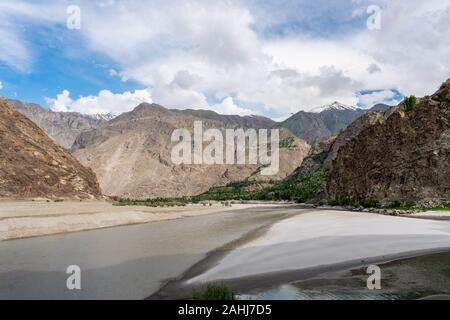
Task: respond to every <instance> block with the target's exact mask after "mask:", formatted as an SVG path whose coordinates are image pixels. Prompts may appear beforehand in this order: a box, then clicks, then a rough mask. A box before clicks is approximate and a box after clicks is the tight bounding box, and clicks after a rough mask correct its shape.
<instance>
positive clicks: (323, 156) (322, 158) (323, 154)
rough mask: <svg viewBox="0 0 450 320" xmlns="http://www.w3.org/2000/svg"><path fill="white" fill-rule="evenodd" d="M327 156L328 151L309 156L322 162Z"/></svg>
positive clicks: (315, 160) (317, 161)
mask: <svg viewBox="0 0 450 320" xmlns="http://www.w3.org/2000/svg"><path fill="white" fill-rule="evenodd" d="M327 157H328V152H326V151H322V152H321V153H319V154H315V155H313V156H311V159H312V160H313V161H314V162H316V163H319V164H322V163H323V162H324V161H325V160H326V159H327Z"/></svg>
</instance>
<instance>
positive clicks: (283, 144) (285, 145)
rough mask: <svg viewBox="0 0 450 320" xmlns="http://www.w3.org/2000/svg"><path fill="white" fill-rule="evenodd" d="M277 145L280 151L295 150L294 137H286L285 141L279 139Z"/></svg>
mask: <svg viewBox="0 0 450 320" xmlns="http://www.w3.org/2000/svg"><path fill="white" fill-rule="evenodd" d="M279 145H280V149H295V148H297V145H296V144H295V139H294V137H288V138H286V139H281V140H280V144H279Z"/></svg>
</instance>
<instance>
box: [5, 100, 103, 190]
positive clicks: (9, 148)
mask: <svg viewBox="0 0 450 320" xmlns="http://www.w3.org/2000/svg"><path fill="white" fill-rule="evenodd" d="M100 195H101V192H100V188H99V185H98V182H97V179H96V177H95V174H94V173H93V172H92V171H91V170H90V169H88V168H85V167H83V166H82V165H81V164H80V163H79V162H78V161H77V160H76V159H75V158H74V157H73V156H72V155H70V154H69V153H68V152H67V151H66V150H65V149H64V148H63V147H61V146H59V145H58V144H57V143H55V142H54V141H53V140H52V139H51V138H50V137H48V136H47V135H46V134H45V133H44V131H43V130H42V129H40V128H39V127H38V126H37V125H36V124H34V123H33V122H32V121H31V120H29V119H28V118H27V117H25V116H24V115H22V114H21V113H19V112H18V111H16V110H14V109H13V108H11V107H10V106H9V105H8V104H7V103H6V101H4V100H2V99H0V197H1V198H36V197H45V198H95V197H99V196H100Z"/></svg>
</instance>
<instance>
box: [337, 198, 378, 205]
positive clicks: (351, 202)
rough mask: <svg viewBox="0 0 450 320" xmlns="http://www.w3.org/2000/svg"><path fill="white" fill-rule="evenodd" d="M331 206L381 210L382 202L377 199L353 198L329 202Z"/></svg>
mask: <svg viewBox="0 0 450 320" xmlns="http://www.w3.org/2000/svg"><path fill="white" fill-rule="evenodd" d="M328 204H329V205H331V206H344V207H345V206H351V207H355V208H357V207H364V208H380V202H379V201H378V200H375V199H370V198H369V199H353V198H346V197H343V198H337V199H334V200H331V201H329V202H328Z"/></svg>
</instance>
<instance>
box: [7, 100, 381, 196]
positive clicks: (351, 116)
mask: <svg viewBox="0 0 450 320" xmlns="http://www.w3.org/2000/svg"><path fill="white" fill-rule="evenodd" d="M8 103H9V104H10V105H11V106H13V107H14V108H15V109H16V110H18V111H19V112H21V113H22V114H24V115H26V116H27V117H28V118H30V119H31V120H32V121H33V122H35V123H36V124H37V125H38V126H39V127H40V128H41V129H43V130H44V131H45V132H46V133H47V134H48V135H49V136H50V137H52V138H53V139H54V140H55V141H56V142H57V143H59V144H60V145H61V146H63V147H64V148H66V149H68V150H70V152H71V153H72V154H73V155H74V156H75V158H77V159H78V160H79V161H80V162H81V163H82V164H83V165H84V166H86V167H89V168H92V170H93V171H94V172H95V174H96V176H97V178H98V181H99V184H100V186H101V190H102V192H103V193H104V194H105V195H108V196H118V197H129V198H136V199H138V198H139V199H143V198H148V197H179V196H190V195H196V194H200V193H203V192H205V191H208V190H209V189H210V188H212V187H215V186H222V185H226V184H228V183H231V182H234V181H242V180H246V179H252V180H255V181H256V180H258V181H259V180H261V181H264V180H267V179H275V180H282V179H284V178H286V177H288V176H289V175H290V174H291V173H292V172H293V171H294V170H295V169H296V168H298V167H299V166H300V165H301V164H302V162H303V159H304V158H305V157H306V156H307V155H308V154H309V152H310V149H311V146H310V145H314V144H316V143H317V142H319V141H322V140H326V139H329V138H331V137H334V136H335V135H337V134H338V133H339V132H341V131H342V130H343V129H344V128H346V127H347V126H348V125H349V124H350V123H352V122H353V121H354V120H355V119H358V118H359V117H361V115H364V114H365V113H366V112H367V111H366V110H362V109H358V108H354V107H350V106H346V105H343V104H340V103H338V102H334V103H332V104H330V105H327V106H323V107H320V108H317V109H315V110H313V112H303V111H301V112H299V113H297V114H295V115H293V116H292V117H290V118H289V119H287V120H286V121H284V122H281V123H277V122H275V121H273V120H271V119H269V118H266V117H261V116H255V115H254V116H237V115H221V114H218V113H216V112H213V111H207V110H191V109H188V110H174V109H167V108H165V107H163V106H160V105H157V104H147V103H143V104H141V105H139V106H137V107H136V108H135V109H134V110H132V111H131V112H126V113H123V114H121V115H119V116H117V117H115V116H114V115H111V114H109V115H84V114H80V113H76V112H66V113H63V112H54V111H51V110H48V109H45V108H42V107H40V106H39V105H36V104H26V103H22V102H21V101H18V100H8ZM374 108H376V109H379V110H386V109H387V108H388V106H386V105H378V106H376V107H374ZM199 120H201V121H202V122H203V123H204V127H205V128H204V129H205V130H206V129H208V128H218V129H219V130H221V131H222V132H224V131H225V130H226V129H230V128H231V129H234V128H254V129H261V128H267V129H270V128H280V129H281V130H280V132H281V133H280V134H281V139H282V141H284V142H286V141H288V147H285V148H282V149H281V150H280V172H279V173H278V175H276V176H274V177H264V176H261V175H260V170H261V166H258V165H214V166H198V165H182V166H176V165H174V164H173V163H172V161H171V149H172V147H173V143H172V142H171V141H170V137H171V133H172V132H173V130H175V129H178V128H192V127H193V123H194V121H199Z"/></svg>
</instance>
